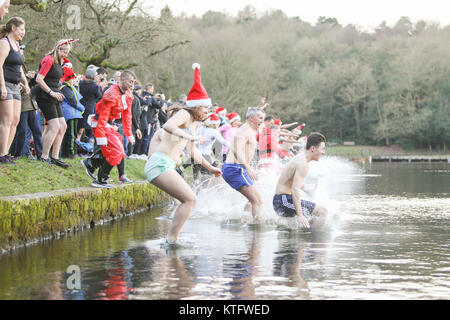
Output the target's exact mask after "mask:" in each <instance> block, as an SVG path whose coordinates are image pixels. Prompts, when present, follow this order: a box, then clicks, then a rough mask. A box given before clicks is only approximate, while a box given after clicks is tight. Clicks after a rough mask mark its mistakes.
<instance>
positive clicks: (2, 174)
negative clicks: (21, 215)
mask: <svg viewBox="0 0 450 320" xmlns="http://www.w3.org/2000/svg"><path fill="white" fill-rule="evenodd" d="M80 160H81V158H77V159H65V160H64V161H66V162H67V163H69V165H70V167H69V168H68V169H63V168H60V167H57V166H55V165H54V166H49V165H48V164H46V163H43V162H40V161H36V160H28V159H26V158H21V159H18V160H16V161H15V162H16V164H17V165H16V166H11V165H0V185H1V186H2V188H0V197H2V196H11V195H17V194H28V193H37V192H47V191H53V190H61V189H72V188H78V187H87V186H90V185H91V182H92V179H91V178H89V177H88V175H87V174H86V173H85V171H84V169H83V167H82V166H81V164H80ZM144 166H145V161H143V160H137V159H127V160H126V162H125V173H126V175H127V177H128V178H129V179H131V180H133V181H143V180H146V178H145V174H144ZM110 177H111V178H112V179H113V181H112V183H113V184H118V181H117V180H118V171H117V168H113V169H112V170H111V175H110Z"/></svg>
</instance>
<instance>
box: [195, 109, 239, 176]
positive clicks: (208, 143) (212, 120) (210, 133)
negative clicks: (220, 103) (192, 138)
mask: <svg viewBox="0 0 450 320" xmlns="http://www.w3.org/2000/svg"><path fill="white" fill-rule="evenodd" d="M219 125H220V118H219V116H217V115H215V114H211V115H209V116H208V118H207V119H206V120H205V121H204V123H203V126H201V127H200V128H199V129H198V130H197V135H199V136H202V137H203V141H202V142H201V143H198V144H197V145H196V147H197V149H198V150H199V151H200V152H201V153H202V156H203V157H204V158H205V159H206V160H208V162H210V163H212V164H213V165H214V166H217V164H218V161H217V159H215V158H214V155H213V153H212V147H213V144H214V142H216V140H217V141H219V142H220V143H221V144H222V145H223V146H225V147H227V148H229V147H230V143H229V142H228V141H227V140H225V139H224V138H223V137H222V135H221V134H220V132H219V131H218V130H217V129H218V127H219ZM193 171H194V179H196V180H197V178H198V173H199V172H201V174H202V177H206V176H211V174H210V173H209V171H208V170H206V169H204V168H203V167H202V165H201V164H197V163H194V169H193Z"/></svg>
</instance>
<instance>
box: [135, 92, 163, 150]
mask: <svg viewBox="0 0 450 320" xmlns="http://www.w3.org/2000/svg"><path fill="white" fill-rule="evenodd" d="M153 90H154V86H153V84H151V83H148V84H147V85H146V86H145V91H144V92H143V93H142V97H143V99H144V101H145V102H146V104H147V105H148V110H147V113H146V116H147V123H148V127H147V128H146V130H145V131H144V132H143V137H142V144H141V150H140V154H147V152H148V147H149V145H150V140H151V138H152V136H153V134H154V133H155V131H156V129H157V123H158V112H159V110H160V109H161V108H162V106H163V105H164V99H165V97H164V95H162V94H156V95H155V96H153Z"/></svg>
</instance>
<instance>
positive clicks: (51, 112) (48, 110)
mask: <svg viewBox="0 0 450 320" xmlns="http://www.w3.org/2000/svg"><path fill="white" fill-rule="evenodd" d="M36 102H37V104H38V106H39V109H41V110H42V113H43V114H44V118H45V120H46V121H47V122H48V121H49V120H52V119H56V118H64V115H63V112H62V108H61V103H60V102H59V101H58V100H56V99H55V101H51V100H36Z"/></svg>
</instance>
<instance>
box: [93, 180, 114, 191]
mask: <svg viewBox="0 0 450 320" xmlns="http://www.w3.org/2000/svg"><path fill="white" fill-rule="evenodd" d="M91 186H92V187H94V188H105V189H111V188H114V186H113V185H112V184H109V183H108V182H106V181H99V180H97V179H94V181H92V183H91Z"/></svg>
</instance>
